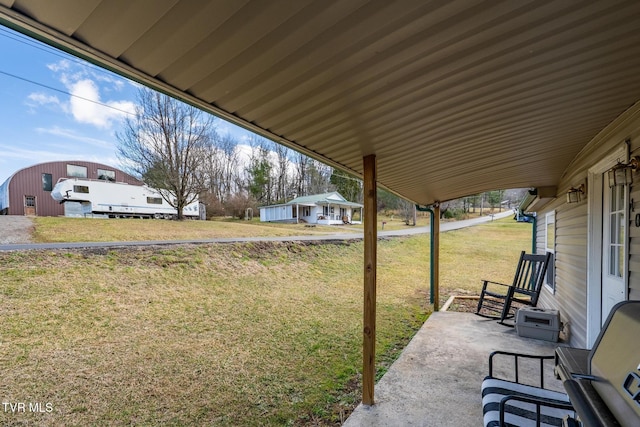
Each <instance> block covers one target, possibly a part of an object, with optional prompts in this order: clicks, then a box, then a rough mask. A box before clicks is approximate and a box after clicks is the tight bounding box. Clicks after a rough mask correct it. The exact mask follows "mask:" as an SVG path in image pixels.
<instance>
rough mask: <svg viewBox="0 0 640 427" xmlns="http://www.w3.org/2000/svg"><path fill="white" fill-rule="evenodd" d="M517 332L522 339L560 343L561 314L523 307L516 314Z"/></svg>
mask: <svg viewBox="0 0 640 427" xmlns="http://www.w3.org/2000/svg"><path fill="white" fill-rule="evenodd" d="M516 332H517V333H518V335H519V336H521V337H526V338H535V339H538V340H545V341H552V342H558V335H559V334H560V313H558V310H550V309H544V308H537V307H523V308H520V309H519V310H518V311H517V313H516Z"/></svg>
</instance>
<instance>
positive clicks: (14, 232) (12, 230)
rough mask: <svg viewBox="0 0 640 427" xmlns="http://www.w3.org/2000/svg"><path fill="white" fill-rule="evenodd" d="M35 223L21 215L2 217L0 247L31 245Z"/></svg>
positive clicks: (0, 221)
mask: <svg viewBox="0 0 640 427" xmlns="http://www.w3.org/2000/svg"><path fill="white" fill-rule="evenodd" d="M32 232H33V221H32V220H31V218H29V217H26V216H20V215H0V245H7V244H11V243H31V233H32Z"/></svg>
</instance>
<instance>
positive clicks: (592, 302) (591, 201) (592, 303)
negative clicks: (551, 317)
mask: <svg viewBox="0 0 640 427" xmlns="http://www.w3.org/2000/svg"><path fill="white" fill-rule="evenodd" d="M618 161H621V162H625V163H626V162H628V161H629V146H628V145H627V144H626V143H625V144H621V145H620V146H619V147H618V148H617V149H615V150H614V151H612V152H610V153H609V154H607V155H606V156H604V158H602V160H600V161H599V162H598V163H596V164H595V165H594V166H593V167H591V168H589V173H588V178H587V179H588V185H587V193H588V194H587V198H588V208H587V209H588V230H587V348H591V347H593V345H594V344H595V340H596V338H597V336H598V334H599V333H600V329H601V327H602V326H601V325H602V315H601V312H602V237H603V236H602V203H603V193H602V191H603V189H604V186H605V185H607V183H605V182H604V179H603V174H604V173H605V172H606V171H608V170H609V169H611V167H612V166H614V165H615V164H616V163H617V162H618ZM628 228H629V227H627V229H628ZM625 240H626V242H627V243H626V244H627V246H628V244H629V243H628V241H629V239H628V238H627V239H625ZM627 263H628V260H626V259H625V267H624V268H625V280H626V276H628V273H627V270H628V266H627Z"/></svg>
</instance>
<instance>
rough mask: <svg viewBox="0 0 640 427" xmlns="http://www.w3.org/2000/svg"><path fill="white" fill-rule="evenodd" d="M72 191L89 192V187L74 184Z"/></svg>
mask: <svg viewBox="0 0 640 427" xmlns="http://www.w3.org/2000/svg"><path fill="white" fill-rule="evenodd" d="M73 192H74V193H85V194H89V187H88V186H86V185H74V186H73Z"/></svg>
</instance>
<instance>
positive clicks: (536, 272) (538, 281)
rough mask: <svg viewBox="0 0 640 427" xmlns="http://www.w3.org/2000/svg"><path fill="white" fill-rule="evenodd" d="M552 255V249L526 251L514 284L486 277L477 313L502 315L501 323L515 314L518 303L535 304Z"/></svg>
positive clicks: (499, 317) (481, 314) (493, 315)
mask: <svg viewBox="0 0 640 427" xmlns="http://www.w3.org/2000/svg"><path fill="white" fill-rule="evenodd" d="M550 257H551V254H550V253H547V254H546V255H533V254H525V252H524V251H522V253H521V254H520V260H519V261H518V267H517V268H516V274H515V277H514V278H513V283H512V284H511V285H505V284H504V283H498V282H492V281H490V280H483V285H482V292H481V293H480V300H479V301H478V309H477V311H476V314H477V315H478V316H482V317H488V318H490V319H500V323H503V322H504V321H505V320H506V319H509V318H512V317H513V316H514V313H513V312H512V308H514V305H513V304H514V303H516V304H519V305H528V306H532V307H535V306H536V304H537V303H538V296H539V294H540V289H541V288H542V283H543V282H544V277H545V274H546V272H547V266H548V265H549V259H550Z"/></svg>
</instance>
